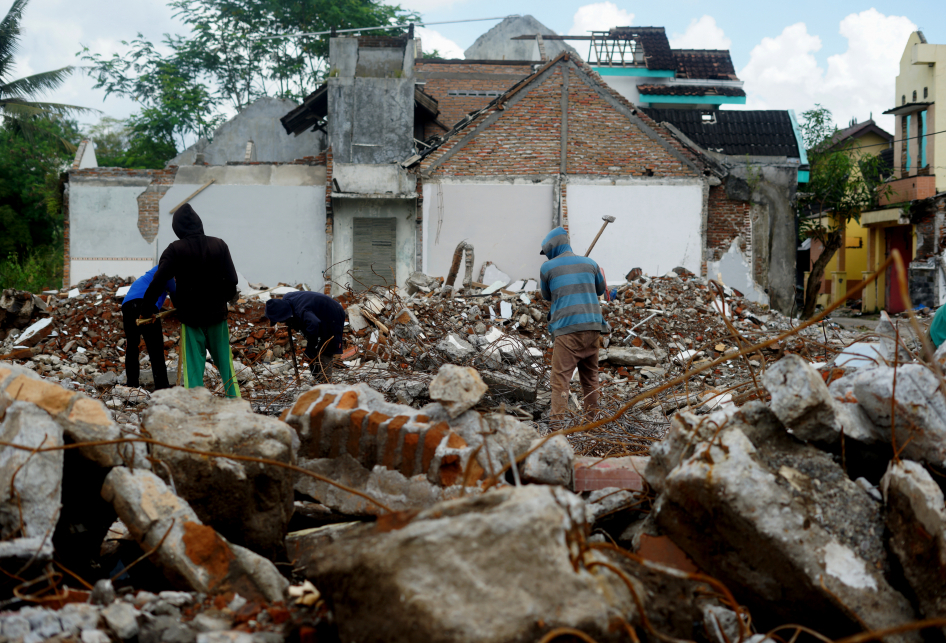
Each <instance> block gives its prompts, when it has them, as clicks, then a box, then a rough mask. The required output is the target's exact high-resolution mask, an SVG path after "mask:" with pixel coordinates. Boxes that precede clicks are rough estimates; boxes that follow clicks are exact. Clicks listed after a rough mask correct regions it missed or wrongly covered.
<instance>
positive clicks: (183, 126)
mask: <svg viewBox="0 0 946 643" xmlns="http://www.w3.org/2000/svg"><path fill="white" fill-rule="evenodd" d="M182 41H183V39H181V38H180V37H171V36H166V37H165V41H164V44H165V45H166V46H167V47H169V48H170V49H171V51H172V53H171V54H170V55H165V54H162V53H160V52H159V51H158V50H157V49H156V48H155V46H154V45H153V44H152V43H151V42H149V41H147V40H145V39H144V37H143V36H142V35H141V34H138V38H136V39H135V40H133V41H131V42H126V41H122V44H124V45H127V46H128V47H129V48H130V49H129V51H128V52H127V53H126V54H125V55H124V56H120V55H118V54H114V55H112V57H110V58H105V57H103V56H102V55H101V54H93V53H90V52H89V49H88V48H84V49H83V50H82V51H81V52H79V55H80V56H82V59H83V60H84V61H87V62H89V63H91V69H90V73H91V75H92V76H93V77H95V79H96V84H95V89H104V90H105V95H106V97H107V96H110V95H112V94H115V95H119V96H124V97H126V98H131V99H132V100H135V101H138V102H139V103H140V104H141V105H142V110H141V112H140V113H139V114H138V115H137V117H136V119H133V122H132V123H131V128H132V132H133V133H138V134H141V133H142V132H145V131H147V132H148V133H150V134H152V135H154V134H160V136H159V138H158V141H160V142H163V143H167V142H168V141H170V142H171V144H176V143H177V142H178V141H179V142H180V144H181V146H182V147H186V145H187V144H186V139H187V136H189V135H193V136H196V137H201V136H207V137H209V136H210V135H211V134H212V133H213V131H214V129H216V127H217V125H219V124H220V122H221V121H222V120H223V118H224V117H223V115H222V114H220V112H219V109H218V108H219V106H220V101H219V99H217V98H216V97H215V96H214V95H213V94H212V93H211V92H210V91H209V90H208V88H207V85H206V84H205V83H204V82H203V79H202V76H203V75H204V74H203V71H202V70H201V69H200V68H199V67H198V66H197V65H196V61H194V60H192V59H191V58H189V56H188V55H186V52H183V51H182V50H181V42H182ZM136 127H137V129H136Z"/></svg>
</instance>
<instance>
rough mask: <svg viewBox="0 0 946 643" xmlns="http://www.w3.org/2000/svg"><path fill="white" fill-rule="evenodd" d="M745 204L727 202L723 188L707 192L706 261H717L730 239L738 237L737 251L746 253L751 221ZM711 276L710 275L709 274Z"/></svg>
mask: <svg viewBox="0 0 946 643" xmlns="http://www.w3.org/2000/svg"><path fill="white" fill-rule="evenodd" d="M750 209H751V204H750V203H749V202H748V201H739V200H736V199H730V198H729V197H728V196H727V195H726V187H725V185H722V184H720V185H716V186H712V187H710V189H709V214H708V217H707V226H706V249H707V253H706V260H707V261H719V260H720V259H721V258H722V256H723V255H724V254H726V252H728V251H729V248H730V245H731V244H732V242H733V240H734V239H736V238H737V237H738V238H739V241H740V243H739V249H740V250H742V252H743V253H745V254H747V255H748V254H750V243H751V239H752V220H751V218H750V214H749V210H750ZM710 276H712V275H710Z"/></svg>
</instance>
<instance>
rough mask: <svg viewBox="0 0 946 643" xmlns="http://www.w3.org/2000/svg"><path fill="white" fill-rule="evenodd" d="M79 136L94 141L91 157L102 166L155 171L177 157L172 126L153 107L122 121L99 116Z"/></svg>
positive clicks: (159, 111)
mask: <svg viewBox="0 0 946 643" xmlns="http://www.w3.org/2000/svg"><path fill="white" fill-rule="evenodd" d="M83 136H84V138H87V139H88V140H90V141H92V142H93V143H95V156H96V158H97V159H98V162H99V165H101V166H104V167H127V168H133V169H140V170H143V169H155V170H157V169H161V168H163V167H164V166H165V165H166V164H167V161H168V159H171V158H173V157H175V156H177V146H176V145H175V143H174V135H173V126H172V124H170V123H168V122H167V121H166V120H165V119H163V113H162V112H161V110H158V109H155V108H145V109H143V110H141V112H140V113H138V114H135V115H133V116H131V117H130V118H129V119H127V120H124V121H123V120H120V119H117V118H113V117H111V116H103V117H102V119H101V120H100V121H99V122H98V123H96V124H95V125H93V126H91V127H89V129H88V130H87V131H86V132H85V133H84V135H83Z"/></svg>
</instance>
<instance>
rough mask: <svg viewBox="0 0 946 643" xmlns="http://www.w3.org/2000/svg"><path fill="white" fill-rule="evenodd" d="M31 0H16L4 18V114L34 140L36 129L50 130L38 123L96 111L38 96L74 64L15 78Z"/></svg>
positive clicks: (0, 67)
mask: <svg viewBox="0 0 946 643" xmlns="http://www.w3.org/2000/svg"><path fill="white" fill-rule="evenodd" d="M28 2H29V0H14V2H13V5H12V6H11V7H10V10H9V11H7V14H6V16H4V18H3V20H2V21H0V116H2V120H3V125H4V127H6V128H7V129H8V130H10V131H13V132H15V133H17V134H20V135H22V136H24V137H25V138H26V139H27V140H32V139H33V135H34V134H36V133H40V132H41V133H45V134H48V133H49V131H48V130H47V129H44V128H42V127H39V126H38V123H41V122H43V121H48V120H49V119H51V118H56V117H62V116H65V115H69V114H77V113H81V112H87V111H92V110H89V109H87V108H85V107H77V106H76V105H65V104H63V103H50V102H46V101H39V100H36V99H37V97H39V96H43V95H45V94H47V93H48V92H51V91H53V90H55V89H57V88H58V87H59V86H60V85H62V83H63V82H64V81H65V80H66V79H67V78H68V77H69V76H70V75H71V74H72V73H73V71H75V69H74V68H73V67H71V66H70V67H62V68H60V69H55V70H53V71H46V72H42V73H39V74H33V75H32V76H26V77H25V78H19V79H13V78H11V76H12V74H13V69H14V67H15V65H16V61H15V58H14V57H15V55H16V53H17V52H18V50H19V48H20V38H21V36H22V34H23V29H22V27H21V26H20V21H21V20H22V18H23V12H24V11H25V10H26V5H27V3H28ZM59 142H60V144H62V145H64V146H65V147H67V148H68V147H69V145H70V142H69V141H68V140H65V139H60V141H59Z"/></svg>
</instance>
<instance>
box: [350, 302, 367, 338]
mask: <svg viewBox="0 0 946 643" xmlns="http://www.w3.org/2000/svg"><path fill="white" fill-rule="evenodd" d="M345 312H346V313H348V325H349V326H351V330H352V332H353V333H357V332H358V331H361V330H364V329H365V328H368V320H367V319H366V318H365V316H364V315H362V314H361V306H359V305H358V304H352V305H351V306H349V307H348V308H346V309H345Z"/></svg>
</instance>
